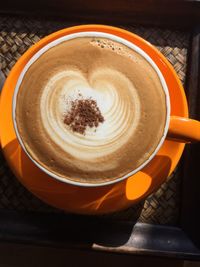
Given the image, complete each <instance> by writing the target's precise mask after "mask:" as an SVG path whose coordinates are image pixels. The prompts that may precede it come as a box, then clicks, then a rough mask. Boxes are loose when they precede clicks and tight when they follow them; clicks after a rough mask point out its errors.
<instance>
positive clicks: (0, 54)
mask: <svg viewBox="0 0 200 267" xmlns="http://www.w3.org/2000/svg"><path fill="white" fill-rule="evenodd" d="M76 24H77V23H68V22H65V21H62V22H59V21H55V20H51V21H46V20H42V19H41V20H33V19H27V18H26V19H25V18H20V19H19V18H15V17H6V16H3V17H0V69H1V70H2V71H3V73H4V75H5V76H7V75H8V74H9V71H10V69H11V68H12V66H13V65H14V64H15V62H16V61H17V60H18V58H19V57H20V56H21V55H22V54H23V53H24V52H25V51H26V50H27V49H28V48H29V47H30V46H31V45H33V44H34V43H36V42H37V41H39V40H40V39H41V38H42V37H44V36H45V35H47V34H49V33H51V32H54V31H56V30H59V29H62V28H65V27H68V26H71V25H76ZM120 27H123V28H125V29H128V30H129V31H132V32H134V33H136V34H138V35H140V36H141V37H143V38H145V39H146V40H148V41H149V42H151V43H152V44H153V45H155V46H156V47H157V48H158V49H159V50H160V51H161V52H162V53H163V54H164V55H165V56H166V57H167V58H168V60H169V61H170V62H171V64H172V65H173V66H174V68H175V70H176V72H177V73H178V75H179V78H180V80H181V81H182V83H183V84H184V82H185V74H186V60H187V49H188V45H189V34H188V33H185V32H180V31H171V30H163V29H162V30H161V29H158V28H144V27H136V26H127V27H124V26H122V25H121V26H120ZM180 184H181V175H180V168H179V167H178V168H177V169H176V171H175V172H174V173H173V174H172V175H171V176H170V177H169V178H168V180H167V181H166V182H165V183H164V184H163V185H162V186H161V187H160V188H159V190H158V191H157V192H155V193H154V194H152V195H151V196H149V197H148V198H147V199H146V200H145V201H144V202H142V203H139V204H137V205H135V206H133V207H131V208H129V209H128V210H125V211H122V212H118V213H116V214H112V215H106V217H112V218H114V219H115V218H120V219H123V220H136V219H137V220H138V221H141V222H147V223H157V224H176V222H177V220H178V217H179V210H180ZM0 208H1V209H10V210H13V209H14V210H23V211H35V212H38V211H40V212H60V211H59V210H56V209H54V208H51V207H49V206H48V205H46V204H44V203H43V202H41V201H40V200H38V199H37V198H36V197H34V196H33V195H32V194H31V193H30V192H28V191H27V190H26V189H25V188H24V187H23V186H22V185H21V184H20V183H19V182H18V181H17V179H16V178H15V177H14V175H13V174H12V172H11V171H10V169H9V168H8V166H7V165H6V162H5V160H4V158H3V156H2V153H1V154H0Z"/></svg>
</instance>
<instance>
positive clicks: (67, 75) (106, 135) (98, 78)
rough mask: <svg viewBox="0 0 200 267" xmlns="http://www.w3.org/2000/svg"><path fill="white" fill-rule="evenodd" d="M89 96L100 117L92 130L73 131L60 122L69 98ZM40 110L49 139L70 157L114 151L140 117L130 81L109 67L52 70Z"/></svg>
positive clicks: (136, 124) (97, 155) (133, 128)
mask: <svg viewBox="0 0 200 267" xmlns="http://www.w3.org/2000/svg"><path fill="white" fill-rule="evenodd" d="M80 94H81V97H82V98H83V99H88V98H91V99H93V100H95V101H96V102H97V105H98V107H99V109H100V111H101V114H102V115H103V117H104V122H103V123H102V124H100V125H99V126H98V127H97V128H96V129H94V128H89V127H88V128H87V129H86V131H85V134H84V135H82V134H79V133H75V132H73V131H72V130H71V129H70V128H69V127H67V126H66V125H65V124H64V122H63V116H64V114H66V112H67V110H68V108H69V107H68V105H67V103H69V100H72V101H73V100H76V99H78V98H79V97H80ZM40 110H41V118H42V123H43V127H44V129H45V130H46V132H47V133H48V135H49V137H50V138H51V140H52V141H53V142H54V143H56V144H57V145H58V146H59V147H60V148H61V149H63V150H64V151H66V152H67V153H69V154H71V155H72V156H73V157H78V158H83V159H84V158H87V160H89V159H94V158H97V157H102V156H106V155H108V154H111V153H113V152H114V151H116V150H118V149H119V148H120V147H122V146H123V145H124V144H126V143H127V141H128V140H129V138H130V137H131V136H133V133H134V131H135V129H136V128H137V126H138V123H139V120H140V99H139V97H138V94H137V91H136V89H135V87H134V84H133V82H132V81H130V80H129V78H128V77H127V76H125V75H124V74H123V73H121V72H119V71H117V70H115V69H112V68H98V69H95V70H94V71H92V70H91V71H90V72H89V73H87V74H86V73H84V72H82V71H81V70H79V69H76V68H71V69H69V68H68V69H66V70H62V71H60V72H57V73H55V74H54V75H53V76H52V77H51V78H50V79H49V81H48V82H47V84H46V86H45V87H44V88H43V92H42V96H41V101H40Z"/></svg>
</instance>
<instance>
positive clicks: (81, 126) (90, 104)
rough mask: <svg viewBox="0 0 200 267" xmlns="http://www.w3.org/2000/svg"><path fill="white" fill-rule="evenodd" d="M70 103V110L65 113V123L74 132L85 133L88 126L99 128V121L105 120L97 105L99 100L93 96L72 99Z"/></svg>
mask: <svg viewBox="0 0 200 267" xmlns="http://www.w3.org/2000/svg"><path fill="white" fill-rule="evenodd" d="M80 96H81V95H79V97H80ZM70 104H71V108H70V110H69V111H68V112H67V113H66V114H65V115H64V123H65V124H66V125H68V126H69V127H70V129H71V130H72V131H73V132H77V133H80V134H83V135H84V134H85V131H86V128H87V127H90V128H93V127H95V128H97V127H98V126H99V123H103V122H104V117H103V116H102V114H101V111H100V109H99V107H98V106H97V102H96V101H95V100H93V99H92V98H88V99H76V100H73V101H70Z"/></svg>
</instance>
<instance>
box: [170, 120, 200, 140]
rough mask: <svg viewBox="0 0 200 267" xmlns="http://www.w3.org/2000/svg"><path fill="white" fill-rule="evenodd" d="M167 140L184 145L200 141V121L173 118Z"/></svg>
mask: <svg viewBox="0 0 200 267" xmlns="http://www.w3.org/2000/svg"><path fill="white" fill-rule="evenodd" d="M167 139H170V140H175V141H178V142H183V143H193V142H198V141H200V121H197V120H192V119H189V118H183V117H178V116H171V117H170V124H169V130H168V133H167Z"/></svg>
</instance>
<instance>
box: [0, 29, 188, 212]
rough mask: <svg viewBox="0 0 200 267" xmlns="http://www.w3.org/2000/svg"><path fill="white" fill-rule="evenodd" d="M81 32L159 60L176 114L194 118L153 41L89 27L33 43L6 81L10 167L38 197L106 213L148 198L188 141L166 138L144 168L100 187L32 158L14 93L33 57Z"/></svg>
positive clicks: (1, 133)
mask: <svg viewBox="0 0 200 267" xmlns="http://www.w3.org/2000/svg"><path fill="white" fill-rule="evenodd" d="M80 31H101V32H107V33H111V34H115V35H117V36H120V37H122V38H124V39H127V40H129V41H130V42H133V43H134V44H135V45H137V46H138V47H140V48H141V49H143V50H144V51H145V52H146V53H147V54H148V55H149V56H150V57H151V58H152V59H153V61H154V62H155V63H156V64H157V66H158V67H159V69H160V71H161V72H162V74H163V76H164V77H165V80H166V83H167V85H168V89H169V93H170V101H171V115H176V116H182V117H188V107H187V101H186V97H185V93H184V90H183V88H182V85H181V83H180V81H179V79H178V77H177V75H176V73H175V71H174V70H173V68H172V66H171V65H170V64H169V62H168V61H167V59H166V58H165V57H164V56H163V55H162V54H161V53H160V52H159V51H158V50H156V49H155V48H154V47H153V46H152V45H151V44H150V43H148V42H147V41H145V40H143V39H142V38H140V37H138V36H137V35H134V34H132V33H130V32H127V31H125V30H122V29H119V28H115V27H110V26H103V25H83V26H76V27H71V28H67V29H64V30H61V31H58V32H55V33H53V34H51V35H49V36H47V37H45V38H44V39H42V40H41V41H39V42H38V43H37V44H35V45H34V46H32V47H31V48H30V49H29V50H28V51H27V52H26V53H25V54H24V55H23V56H22V57H21V58H20V59H19V60H18V62H17V63H16V65H15V66H14V67H13V69H12V70H11V72H10V74H9V76H8V78H7V80H6V83H5V85H4V88H3V91H2V94H1V102H0V137H1V146H2V149H3V153H4V155H5V158H6V159H7V162H8V164H9V166H10V168H11V169H12V170H13V172H14V174H15V175H16V176H17V178H18V179H19V180H20V181H21V183H22V184H23V185H24V186H25V187H26V188H28V189H29V190H30V191H31V192H32V193H33V194H34V195H36V196H37V197H39V198H40V199H42V200H43V201H45V202H47V203H48V204H50V205H52V206H55V207H57V208H60V209H63V210H65V211H70V212H74V213H83V214H100V213H108V212H114V211H118V210H121V209H125V208H128V207H129V206H131V205H133V204H134V203H136V202H138V201H139V200H141V199H143V198H144V197H146V196H147V195H149V194H150V193H152V192H153V191H154V190H157V189H158V187H159V186H160V185H161V184H162V183H163V182H164V181H165V180H166V178H167V177H168V175H170V174H171V173H172V171H173V170H174V168H175V166H176V165H177V163H178V161H179V159H180V157H181V155H182V152H183V149H184V144H182V143H177V142H173V141H168V140H166V141H165V142H164V144H163V146H162V147H161V149H160V150H159V152H158V153H157V155H156V156H155V158H154V159H153V160H152V161H151V162H150V163H149V164H148V165H147V166H146V167H145V168H144V169H143V170H142V171H140V172H138V173H137V174H135V175H133V176H132V177H130V178H128V179H127V180H125V181H122V182H119V183H117V184H112V185H109V186H102V187H97V188H94V187H92V188H85V187H78V186H73V185H69V184H65V183H62V182H59V181H58V180H55V179H53V178H51V177H49V176H48V175H47V174H45V173H44V172H42V171H41V170H40V169H39V168H37V167H36V166H35V165H34V163H32V161H31V160H30V159H29V158H28V157H27V155H26V154H25V153H24V152H23V150H22V148H21V147H20V145H19V143H18V140H17V139H16V135H15V131H14V128H13V122H12V96H13V92H14V88H15V85H16V82H17V79H18V77H19V75H20V72H21V71H22V69H23V68H24V66H25V64H26V63H27V62H28V60H29V59H30V58H31V57H32V56H33V55H34V54H35V53H36V52H37V51H38V50H39V49H41V48H42V47H43V46H45V45H46V44H47V43H49V42H51V41H53V40H55V39H57V38H59V37H62V36H64V35H67V34H71V33H75V32H80Z"/></svg>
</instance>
